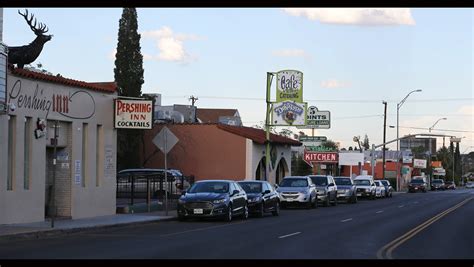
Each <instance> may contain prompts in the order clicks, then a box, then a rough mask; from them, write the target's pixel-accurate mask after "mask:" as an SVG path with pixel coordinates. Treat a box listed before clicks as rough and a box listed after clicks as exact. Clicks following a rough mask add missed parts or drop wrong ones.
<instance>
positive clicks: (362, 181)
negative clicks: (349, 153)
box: [354, 175, 376, 199]
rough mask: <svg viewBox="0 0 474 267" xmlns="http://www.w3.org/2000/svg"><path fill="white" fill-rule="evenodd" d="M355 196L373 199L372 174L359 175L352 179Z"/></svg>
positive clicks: (374, 191) (373, 185)
mask: <svg viewBox="0 0 474 267" xmlns="http://www.w3.org/2000/svg"><path fill="white" fill-rule="evenodd" d="M354 184H355V186H356V192H357V197H369V198H370V199H375V194H376V187H375V183H374V178H373V177H372V175H359V176H357V177H356V178H355V179H354Z"/></svg>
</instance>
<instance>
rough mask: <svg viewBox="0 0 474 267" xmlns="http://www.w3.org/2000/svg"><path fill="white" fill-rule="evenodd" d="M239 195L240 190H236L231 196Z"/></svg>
mask: <svg viewBox="0 0 474 267" xmlns="http://www.w3.org/2000/svg"><path fill="white" fill-rule="evenodd" d="M238 193H239V190H234V191H233V192H232V195H231V196H234V195H237V194H238Z"/></svg>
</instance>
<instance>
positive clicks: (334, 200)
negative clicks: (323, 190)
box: [332, 194, 337, 206]
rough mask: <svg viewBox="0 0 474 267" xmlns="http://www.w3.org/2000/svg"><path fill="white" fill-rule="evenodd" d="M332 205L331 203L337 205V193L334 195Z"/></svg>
mask: <svg viewBox="0 0 474 267" xmlns="http://www.w3.org/2000/svg"><path fill="white" fill-rule="evenodd" d="M332 205H333V206H337V194H336V195H335V196H334V199H333V202H332Z"/></svg>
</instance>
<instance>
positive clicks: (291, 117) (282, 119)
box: [270, 101, 306, 126]
mask: <svg viewBox="0 0 474 267" xmlns="http://www.w3.org/2000/svg"><path fill="white" fill-rule="evenodd" d="M271 115H272V117H271V123H270V125H274V126H298V125H299V126H301V125H305V124H306V103H296V102H294V101H284V102H281V103H273V104H272V108H271Z"/></svg>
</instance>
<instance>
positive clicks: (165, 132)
mask: <svg viewBox="0 0 474 267" xmlns="http://www.w3.org/2000/svg"><path fill="white" fill-rule="evenodd" d="M152 141H153V144H155V146H156V147H158V148H159V149H160V150H161V151H162V152H163V153H164V154H168V152H170V150H171V149H172V148H173V147H174V145H176V143H178V141H179V139H178V137H176V135H174V134H173V132H171V130H170V129H168V127H166V126H165V127H163V129H161V131H160V132H159V133H158V134H157V135H156V136H155V137H154V138H153V140H152Z"/></svg>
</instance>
